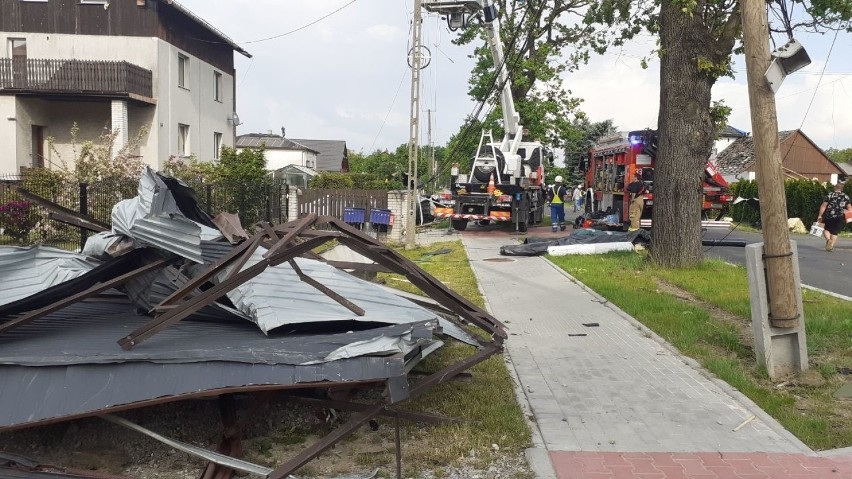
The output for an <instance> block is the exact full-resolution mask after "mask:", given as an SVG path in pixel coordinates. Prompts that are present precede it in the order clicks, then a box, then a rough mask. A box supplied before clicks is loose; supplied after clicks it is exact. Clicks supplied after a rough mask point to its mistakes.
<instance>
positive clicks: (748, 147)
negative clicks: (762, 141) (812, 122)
mask: <svg viewBox="0 0 852 479" xmlns="http://www.w3.org/2000/svg"><path fill="white" fill-rule="evenodd" d="M796 131H798V130H788V131H779V132H778V140H779V141H784V140H786V139H787V138H789V137H790V136H792V135H793V134H795V133H796ZM752 163H754V138H753V137H751V136H744V137H740V138H737V139H736V140H735V141H734V142H733V143H731V144H730V145H728V147H727V148H725V149H724V150H722V151H721V152H720V153H719V155H718V156H716V166H717V167H718V168H719V173H720V174H722V175H723V176H730V175H737V174H739V173H742V172H743V171H746V170H747V169H748V167H749V166H750V165H751V164H752Z"/></svg>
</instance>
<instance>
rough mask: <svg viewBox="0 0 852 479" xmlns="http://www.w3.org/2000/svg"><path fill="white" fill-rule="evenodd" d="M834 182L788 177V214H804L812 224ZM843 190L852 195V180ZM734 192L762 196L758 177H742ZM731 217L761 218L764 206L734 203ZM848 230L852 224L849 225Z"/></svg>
mask: <svg viewBox="0 0 852 479" xmlns="http://www.w3.org/2000/svg"><path fill="white" fill-rule="evenodd" d="M832 189H833V186H832V185H831V184H829V183H819V182H817V181H812V180H787V181H786V182H785V183H784V193H785V195H786V198H787V217H788V218H801V220H802V222H803V223H804V224H805V225H806V226H808V225H810V224H811V223H813V222H814V221H816V218H817V215H818V214H819V206H820V204H822V200H823V199H824V198H825V195H827V194H828V192H830V191H832ZM843 191H844V192H845V193H846V194H847V195H850V197H852V181H849V182H847V183H846V185H845V186H844V189H843ZM731 193H732V194H733V195H734V196H735V197H737V196H739V197H743V198H746V199H748V198H759V192H758V188H757V181H748V180H740V181H738V182H737V183H734V184H733V185H731ZM731 217H732V218H733V219H734V221H735V222H743V223H754V222H756V221H759V220H760V208H759V207H758V206H756V205H755V206H752V205H749V204H748V203H746V202H742V203H740V204H738V205H734V206H732V207H731ZM846 230H847V231H852V227H850V226H847V227H846Z"/></svg>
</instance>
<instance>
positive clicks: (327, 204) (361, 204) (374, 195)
mask: <svg viewBox="0 0 852 479" xmlns="http://www.w3.org/2000/svg"><path fill="white" fill-rule="evenodd" d="M387 207H388V192H387V191H384V190H333V189H316V190H314V189H310V190H305V191H304V192H302V194H301V195H299V217H302V216H304V215H306V214H308V213H316V214H318V215H326V216H334V217H337V218H343V213H344V210H345V209H346V208H363V209H364V213H365V217H366V218H369V217H370V211H371V210H374V209H387Z"/></svg>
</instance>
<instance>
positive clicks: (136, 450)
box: [0, 392, 532, 479]
mask: <svg viewBox="0 0 852 479" xmlns="http://www.w3.org/2000/svg"><path fill="white" fill-rule="evenodd" d="M375 394H376V393H375V392H371V393H368V394H366V395H370V396H373V395H375ZM357 399H358V400H361V401H363V400H364V399H365V398H364V397H359V398H357ZM237 408H238V420H239V422H240V424H241V430H242V433H241V438H242V443H243V450H244V452H245V454H244V456H243V458H244V459H246V460H248V461H250V462H255V463H257V464H263V465H265V466H268V467H271V468H275V467H276V466H278V465H280V464H282V463H284V462H285V461H287V460H288V459H290V458H292V457H293V456H294V455H296V454H298V453H299V452H300V451H302V450H304V449H305V448H306V447H308V446H310V445H312V444H313V443H314V442H316V441H317V440H318V439H320V438H322V437H323V436H325V435H326V434H327V433H328V432H330V431H332V430H333V429H334V428H336V427H337V426H339V425H340V424H342V423H343V422H345V421H346V420H347V419H348V418H349V416H350V414H349V413H345V412H340V411H336V412H335V414H328V412H327V410H323V409H317V408H312V407H307V406H301V405H295V404H293V403H292V402H289V401H286V400H284V399H283V398H282V397H280V396H277V395H275V394H262V395H246V396H239V397H238V398H237ZM120 415H121V416H122V417H125V418H127V419H129V420H130V421H133V422H135V423H137V424H140V425H142V426H144V427H146V428H148V429H151V430H153V431H155V432H157V433H160V434H163V435H165V436H167V437H170V438H172V439H176V440H179V441H182V442H186V443H189V444H192V445H195V446H199V447H205V448H208V449H211V450H215V448H216V445H217V443H218V441H219V439H220V437H221V434H222V429H223V428H222V424H221V419H220V415H219V405H218V401H217V400H215V399H213V400H188V401H181V402H177V403H170V404H164V405H159V406H153V407H148V408H145V409H141V410H136V411H127V412H123V413H121V414H120ZM401 424H402V426H403V429H402V451H403V452H402V458H403V461H402V464H403V471H404V472H405V473H406V476H405V477H417V478H439V477H444V478H454V477H458V478H462V477H465V478H468V477H483V478H484V477H492V478H524V477H532V476H531V472H530V471H529V467H528V465H527V464H526V461H525V459H524V458H523V455H522V454H518V453H517V452H511V451H482V452H480V453H479V454H474V457H473V458H459V460H458V461H456V463H455V464H452V465H443V466H436V465H434V464H428V463H424V462H422V461H420V460H419V459H418V458H417V454H416V452H417V451H418V450H420V449H422V448H424V447H427V445H428V444H434V443H435V439H434V438H431V437H430V434H436V432H435V431H434V430H433V428H431V427H429V426H424V425H420V424H411V423H406V422H403V423H401ZM371 426H372V427H371ZM371 426H364V427H362V428H361V429H359V430H358V431H356V433H355V434H353V435H352V436H351V437H350V438H348V439H346V440H344V441H341V442H340V443H338V444H337V445H335V446H334V447H333V448H331V449H329V450H328V451H327V452H325V453H324V454H322V455H321V456H319V457H318V458H317V459H314V460H313V461H311V462H310V463H308V464H307V465H306V466H304V467H303V468H302V469H300V470H299V471H298V477H300V478H321V477H336V476H341V475H344V474H354V473H362V474H367V473H369V472H372V471H373V470H374V469H376V468H379V470H380V474H383V475H380V476H379V477H394V476H395V471H396V462H395V446H394V438H395V429H394V422H393V420H392V419H390V418H382V417H380V418H379V419H378V420H377V421H376V422H374V423H373V424H371ZM0 450H3V451H6V452H11V453H14V454H20V455H23V456H26V457H29V458H31V459H34V460H36V461H38V462H42V463H47V464H53V465H59V466H66V467H73V468H77V469H83V470H92V471H99V472H103V473H108V474H122V475H126V476H130V477H137V478H146V479H148V478H151V479H161V478H162V479H166V478H168V479H184V478H186V479H194V478H197V477H199V476H200V474H201V471H202V470H203V469H204V467H205V465H206V464H205V462H204V461H202V460H200V459H198V458H195V457H193V456H190V455H188V454H185V453H182V452H180V451H176V450H174V449H172V448H170V447H168V446H166V445H164V444H161V443H159V442H157V441H155V440H153V439H151V438H149V437H147V436H144V435H142V434H140V433H137V432H134V431H130V430H128V429H125V428H122V427H121V426H117V425H114V424H112V423H108V422H106V421H104V420H102V419H98V418H88V419H80V420H75V421H68V422H64V423H60V424H55V425H49V426H43V427H35V428H30V429H26V430H22V431H16V432H8V433H3V434H0ZM482 454H487V456H484V457H476V456H477V455H482ZM494 464H502V465H503V466H501V469H500V471H499V474H496V473H492V474H491V475H488V471H489V470H490V469H491V468H492V466H493V465H494ZM492 472H493V471H492ZM454 474H455V475H454Z"/></svg>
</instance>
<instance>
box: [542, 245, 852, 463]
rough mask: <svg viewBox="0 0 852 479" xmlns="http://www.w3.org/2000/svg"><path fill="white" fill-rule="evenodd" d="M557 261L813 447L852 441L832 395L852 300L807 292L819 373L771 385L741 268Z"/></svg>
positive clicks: (851, 327) (841, 371)
mask: <svg viewBox="0 0 852 479" xmlns="http://www.w3.org/2000/svg"><path fill="white" fill-rule="evenodd" d="M550 260H551V261H553V262H554V263H555V264H557V265H558V266H560V267H561V268H563V269H564V270H565V271H567V272H568V273H570V274H571V275H573V276H574V277H576V278H577V279H579V280H580V281H582V282H583V283H585V284H586V285H588V286H589V287H590V288H592V289H593V290H595V291H596V292H597V293H598V294H600V295H601V296H603V297H605V298H607V299H608V300H609V301H611V302H612V303H614V304H616V305H617V306H618V307H620V308H621V309H623V310H624V311H625V312H627V313H628V314H630V315H631V316H633V317H634V318H636V319H637V320H639V321H640V322H642V323H643V324H644V325H646V326H647V327H649V328H650V329H651V330H653V331H654V332H656V333H657V334H659V335H660V336H662V337H663V338H665V339H666V340H667V341H669V342H670V343H671V344H673V345H674V346H675V347H677V348H678V349H679V350H680V351H681V352H682V353H683V354H685V355H687V356H690V357H692V358H694V359H696V360H697V361H698V362H699V363H701V364H702V365H703V366H704V367H705V368H707V369H708V370H709V371H710V372H712V373H713V374H715V375H716V376H718V377H719V378H721V379H722V380H724V381H726V382H727V383H728V384H730V385H731V386H733V387H735V388H737V389H739V390H740V391H741V392H742V393H744V394H745V395H746V396H748V397H749V398H750V399H751V400H752V401H754V402H755V403H757V404H758V405H759V406H760V407H761V408H763V409H764V410H765V411H766V412H768V413H769V414H771V415H772V416H773V417H775V418H776V419H777V420H778V421H779V422H780V423H781V424H783V425H784V427H786V428H787V429H788V430H790V431H791V432H792V433H793V434H795V435H796V436H798V437H799V439H801V440H802V441H803V442H804V443H805V444H807V445H808V446H810V447H811V448H813V449H816V450H822V449H832V448H839V447H848V446H852V408H850V403H849V402H848V401H842V400H838V399H835V398H833V396H832V394H833V393H834V392H835V391H836V390H837V389H838V388H839V387H840V386H841V385H842V384H843V383H844V382H845V381H846V380H848V379H849V376H848V375H849V374H850V373H852V303H850V302H848V301H843V300H840V299H836V298H833V297H830V296H827V295H824V294H820V293H815V292H812V291H809V290H804V291H803V301H804V309H805V320H806V324H805V327H806V331H807V342H808V352H809V362H810V366H811V368H812V371H811V372H810V373H809V374H805V375H803V376H802V377H799V378H790V379H789V380H787V381H783V382H782V381H777V382H775V383H773V381H771V380H770V379H769V377H768V375H767V374H766V370H765V368H762V367H760V366H758V365H757V363H756V360H755V356H754V351H753V339H752V332H751V319H750V316H751V307H750V303H749V290H748V283H747V279H746V269H745V268H744V267H741V266H734V265H730V264H727V263H724V262H722V261H706V262H705V263H704V264H702V265H700V266H697V267H694V268H690V269H685V270H666V269H660V268H655V267H653V266H651V265H649V264H648V263H647V262H646V261H645V259H644V256H642V255H637V254H635V253H612V254H607V255H597V256H562V257H551V258H550Z"/></svg>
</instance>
